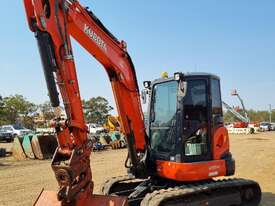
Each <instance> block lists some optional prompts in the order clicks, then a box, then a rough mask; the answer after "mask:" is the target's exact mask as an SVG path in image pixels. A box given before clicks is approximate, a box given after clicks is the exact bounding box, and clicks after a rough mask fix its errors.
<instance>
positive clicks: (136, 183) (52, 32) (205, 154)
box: [24, 0, 261, 206]
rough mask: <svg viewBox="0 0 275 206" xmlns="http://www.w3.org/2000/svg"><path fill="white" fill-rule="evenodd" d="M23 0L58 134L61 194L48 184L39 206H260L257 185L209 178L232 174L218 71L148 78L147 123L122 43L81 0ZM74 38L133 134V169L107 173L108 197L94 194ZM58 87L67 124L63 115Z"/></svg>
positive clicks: (130, 158) (56, 169)
mask: <svg viewBox="0 0 275 206" xmlns="http://www.w3.org/2000/svg"><path fill="white" fill-rule="evenodd" d="M24 4H25V9H26V14H27V20H28V23H29V27H30V29H31V31H33V32H34V33H35V37H36V39H37V42H38V47H39V51H40V56H41V60H42V65H43V69H44V74H45V79H46V82H47V87H48V90H49V97H50V100H51V104H52V106H53V107H54V108H55V114H56V117H55V119H54V121H53V122H52V126H53V127H55V130H56V134H57V139H58V148H57V149H56V152H55V154H54V156H53V159H52V169H53V171H54V173H55V176H56V179H57V182H58V184H59V191H58V193H57V195H56V193H55V192H50V191H43V192H42V193H41V194H40V196H39V198H38V200H37V201H36V203H35V205H66V206H67V205H78V206H80V205H81V206H83V205H87V206H88V205H91V206H92V205H93V206H95V205H110V206H111V205H127V204H128V205H147V206H149V205H150V206H155V205H158V206H159V205H165V206H168V205H173V206H175V205H183V206H184V205H185V206H187V205H188V206H195V205H219V206H220V205H224V206H229V205H249V206H252V205H253V206H254V205H258V203H259V202H260V199H261V190H260V187H259V185H258V184H257V183H256V182H254V181H251V180H243V179H232V180H217V181H215V180H214V179H213V178H214V177H219V176H228V175H233V174H234V170H235V164H234V159H233V158H232V155H231V153H230V151H229V139H228V133H227V130H226V128H225V127H224V126H223V120H222V103H221V94H220V82H219V78H218V77H216V76H214V75H210V74H200V73H196V74H187V75H184V74H183V73H180V72H178V73H175V74H174V76H173V77H171V78H164V79H163V78H162V79H158V80H156V81H153V82H150V81H146V82H144V86H145V87H146V90H145V91H143V92H142V96H143V99H144V100H145V98H146V93H149V94H150V95H149V96H150V98H149V112H148V114H149V116H148V119H149V122H148V124H147V128H145V126H144V121H143V112H142V109H141V103H140V94H139V89H138V84H137V79H136V74H135V69H134V66H133V63H132V61H131V58H130V56H129V54H128V53H127V50H126V43H125V42H124V41H121V42H120V41H118V40H117V39H116V38H115V37H114V36H113V35H112V34H111V33H110V32H109V31H108V30H107V29H106V28H105V27H104V26H103V24H102V23H101V22H100V21H99V20H98V19H97V17H96V16H95V15H94V14H93V13H92V12H91V11H89V10H88V9H87V8H84V7H83V6H81V5H80V3H79V2H78V1H76V0H24ZM70 36H72V37H73V38H74V39H75V40H76V41H77V42H78V43H80V44H81V45H82V46H83V47H84V48H85V49H86V50H87V51H88V52H89V53H90V54H91V55H92V56H94V57H95V58H96V59H97V60H98V61H99V62H100V63H101V64H102V65H103V66H104V68H105V70H106V72H107V74H108V76H109V79H110V82H111V84H112V89H113V93H114V97H115V100H116V104H117V110H118V113H119V116H120V118H121V127H122V130H123V133H124V134H125V137H126V140H127V146H128V158H127V160H126V162H125V166H126V167H127V168H128V172H129V175H127V176H126V177H117V178H112V179H110V180H108V181H107V182H106V183H105V184H104V186H103V188H102V192H103V193H104V195H93V194H92V192H93V182H92V173H91V168H90V154H91V148H92V143H91V141H89V139H88V138H87V127H86V124H85V121H84V117H83V111H82V104H81V98H80V92H79V87H78V81H77V75H76V69H75V63H74V58H73V53H72V47H71V41H70ZM56 85H57V86H58V87H59V92H60V94H61V96H62V99H63V103H64V106H65V111H66V114H67V119H66V120H65V121H64V120H62V119H61V118H60V116H61V112H60V106H59V105H60V100H59V95H58V90H57V86H56ZM111 194H113V195H115V196H111ZM105 195H108V196H105Z"/></svg>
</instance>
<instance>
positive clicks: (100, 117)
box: [82, 96, 113, 125]
mask: <svg viewBox="0 0 275 206" xmlns="http://www.w3.org/2000/svg"><path fill="white" fill-rule="evenodd" d="M82 103H83V107H84V115H85V119H86V121H87V122H89V123H96V124H100V125H102V124H104V123H106V121H107V117H108V115H109V112H110V111H111V110H113V107H112V106H110V105H109V102H108V100H107V99H105V98H104V97H101V96H99V97H92V98H90V99H89V100H87V101H86V100H83V101H82Z"/></svg>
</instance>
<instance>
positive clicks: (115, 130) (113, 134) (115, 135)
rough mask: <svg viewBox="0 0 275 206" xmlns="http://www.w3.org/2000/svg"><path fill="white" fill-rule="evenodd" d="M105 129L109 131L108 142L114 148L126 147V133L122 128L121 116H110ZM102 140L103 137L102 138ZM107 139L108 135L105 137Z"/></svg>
mask: <svg viewBox="0 0 275 206" xmlns="http://www.w3.org/2000/svg"><path fill="white" fill-rule="evenodd" d="M103 127H104V129H106V130H107V131H108V136H109V138H108V140H109V141H108V140H107V141H106V142H108V143H109V145H111V147H112V149H119V148H124V147H126V142H125V139H124V135H123V133H122V132H121V128H120V117H119V116H112V115H110V116H108V119H107V123H106V124H104V125H103ZM100 139H101V141H102V140H103V138H100ZM104 139H105V140H106V137H104Z"/></svg>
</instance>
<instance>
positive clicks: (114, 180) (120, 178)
mask: <svg viewBox="0 0 275 206" xmlns="http://www.w3.org/2000/svg"><path fill="white" fill-rule="evenodd" d="M133 179H135V178H134V177H130V176H128V175H125V176H117V177H112V178H110V179H107V180H106V181H105V182H104V183H103V184H102V185H101V189H100V191H101V194H103V195H109V192H110V189H111V187H112V186H113V185H114V184H115V183H118V182H121V181H127V180H133Z"/></svg>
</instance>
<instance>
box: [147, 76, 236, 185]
mask: <svg viewBox="0 0 275 206" xmlns="http://www.w3.org/2000/svg"><path fill="white" fill-rule="evenodd" d="M144 86H145V88H146V90H147V93H149V94H150V95H149V98H150V100H149V107H148V117H147V119H148V124H147V133H148V137H149V144H150V146H149V148H150V155H151V156H150V159H151V160H152V162H156V167H157V168H156V169H157V171H158V172H159V171H160V170H162V169H163V164H161V162H162V163H164V162H166V163H169V162H170V163H179V164H177V166H178V167H177V168H178V169H179V171H181V170H184V168H185V167H186V166H188V165H189V166H191V163H194V162H198V163H201V162H203V164H204V165H205V163H209V165H212V161H213V160H214V159H215V157H214V155H213V153H215V151H213V149H215V148H214V147H213V141H214V136H215V132H216V131H217V130H218V129H220V128H224V127H223V114H222V101H221V91H220V79H219V77H217V76H215V75H212V74H207V73H188V74H186V75H184V74H183V73H175V74H174V77H170V78H161V79H157V80H155V81H153V82H149V81H147V82H144ZM224 132H225V133H224V134H222V135H224V136H223V140H222V141H221V142H220V143H221V144H220V146H219V147H220V150H222V151H223V154H221V156H220V157H219V158H220V159H222V158H227V165H223V164H219V163H218V162H216V163H217V165H216V166H215V167H217V168H219V169H218V170H215V171H214V172H212V173H211V174H210V173H208V174H206V173H205V174H202V173H201V174H200V175H198V176H197V178H196V180H198V179H207V177H206V176H205V175H207V176H208V178H210V177H211V176H216V175H217V176H219V175H221V174H220V173H221V172H222V173H225V174H228V175H232V174H233V173H234V160H233V159H232V158H231V154H230V152H229V148H228V147H229V144H228V134H227V133H226V131H225V130H224ZM218 161H219V160H218ZM180 163H182V164H180ZM188 163H189V164H188ZM158 164H159V165H158ZM192 165H194V164H192ZM205 166H206V165H205ZM158 167H159V168H158ZM223 167H224V168H223ZM227 167H228V168H227ZM167 172H168V171H167ZM193 172H194V171H193ZM164 173H166V172H164ZM187 173H188V172H187ZM180 174H186V171H185V172H182V173H179V175H178V176H181V177H180V179H182V180H184V181H186V180H187V181H188V180H189V181H190V180H193V179H192V178H191V179H190V177H189V176H188V175H180ZM225 174H224V175H225ZM164 176H165V177H166V176H167V175H166V174H164ZM184 176H185V177H184ZM172 179H176V180H178V179H179V178H178V177H173V178H172Z"/></svg>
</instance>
